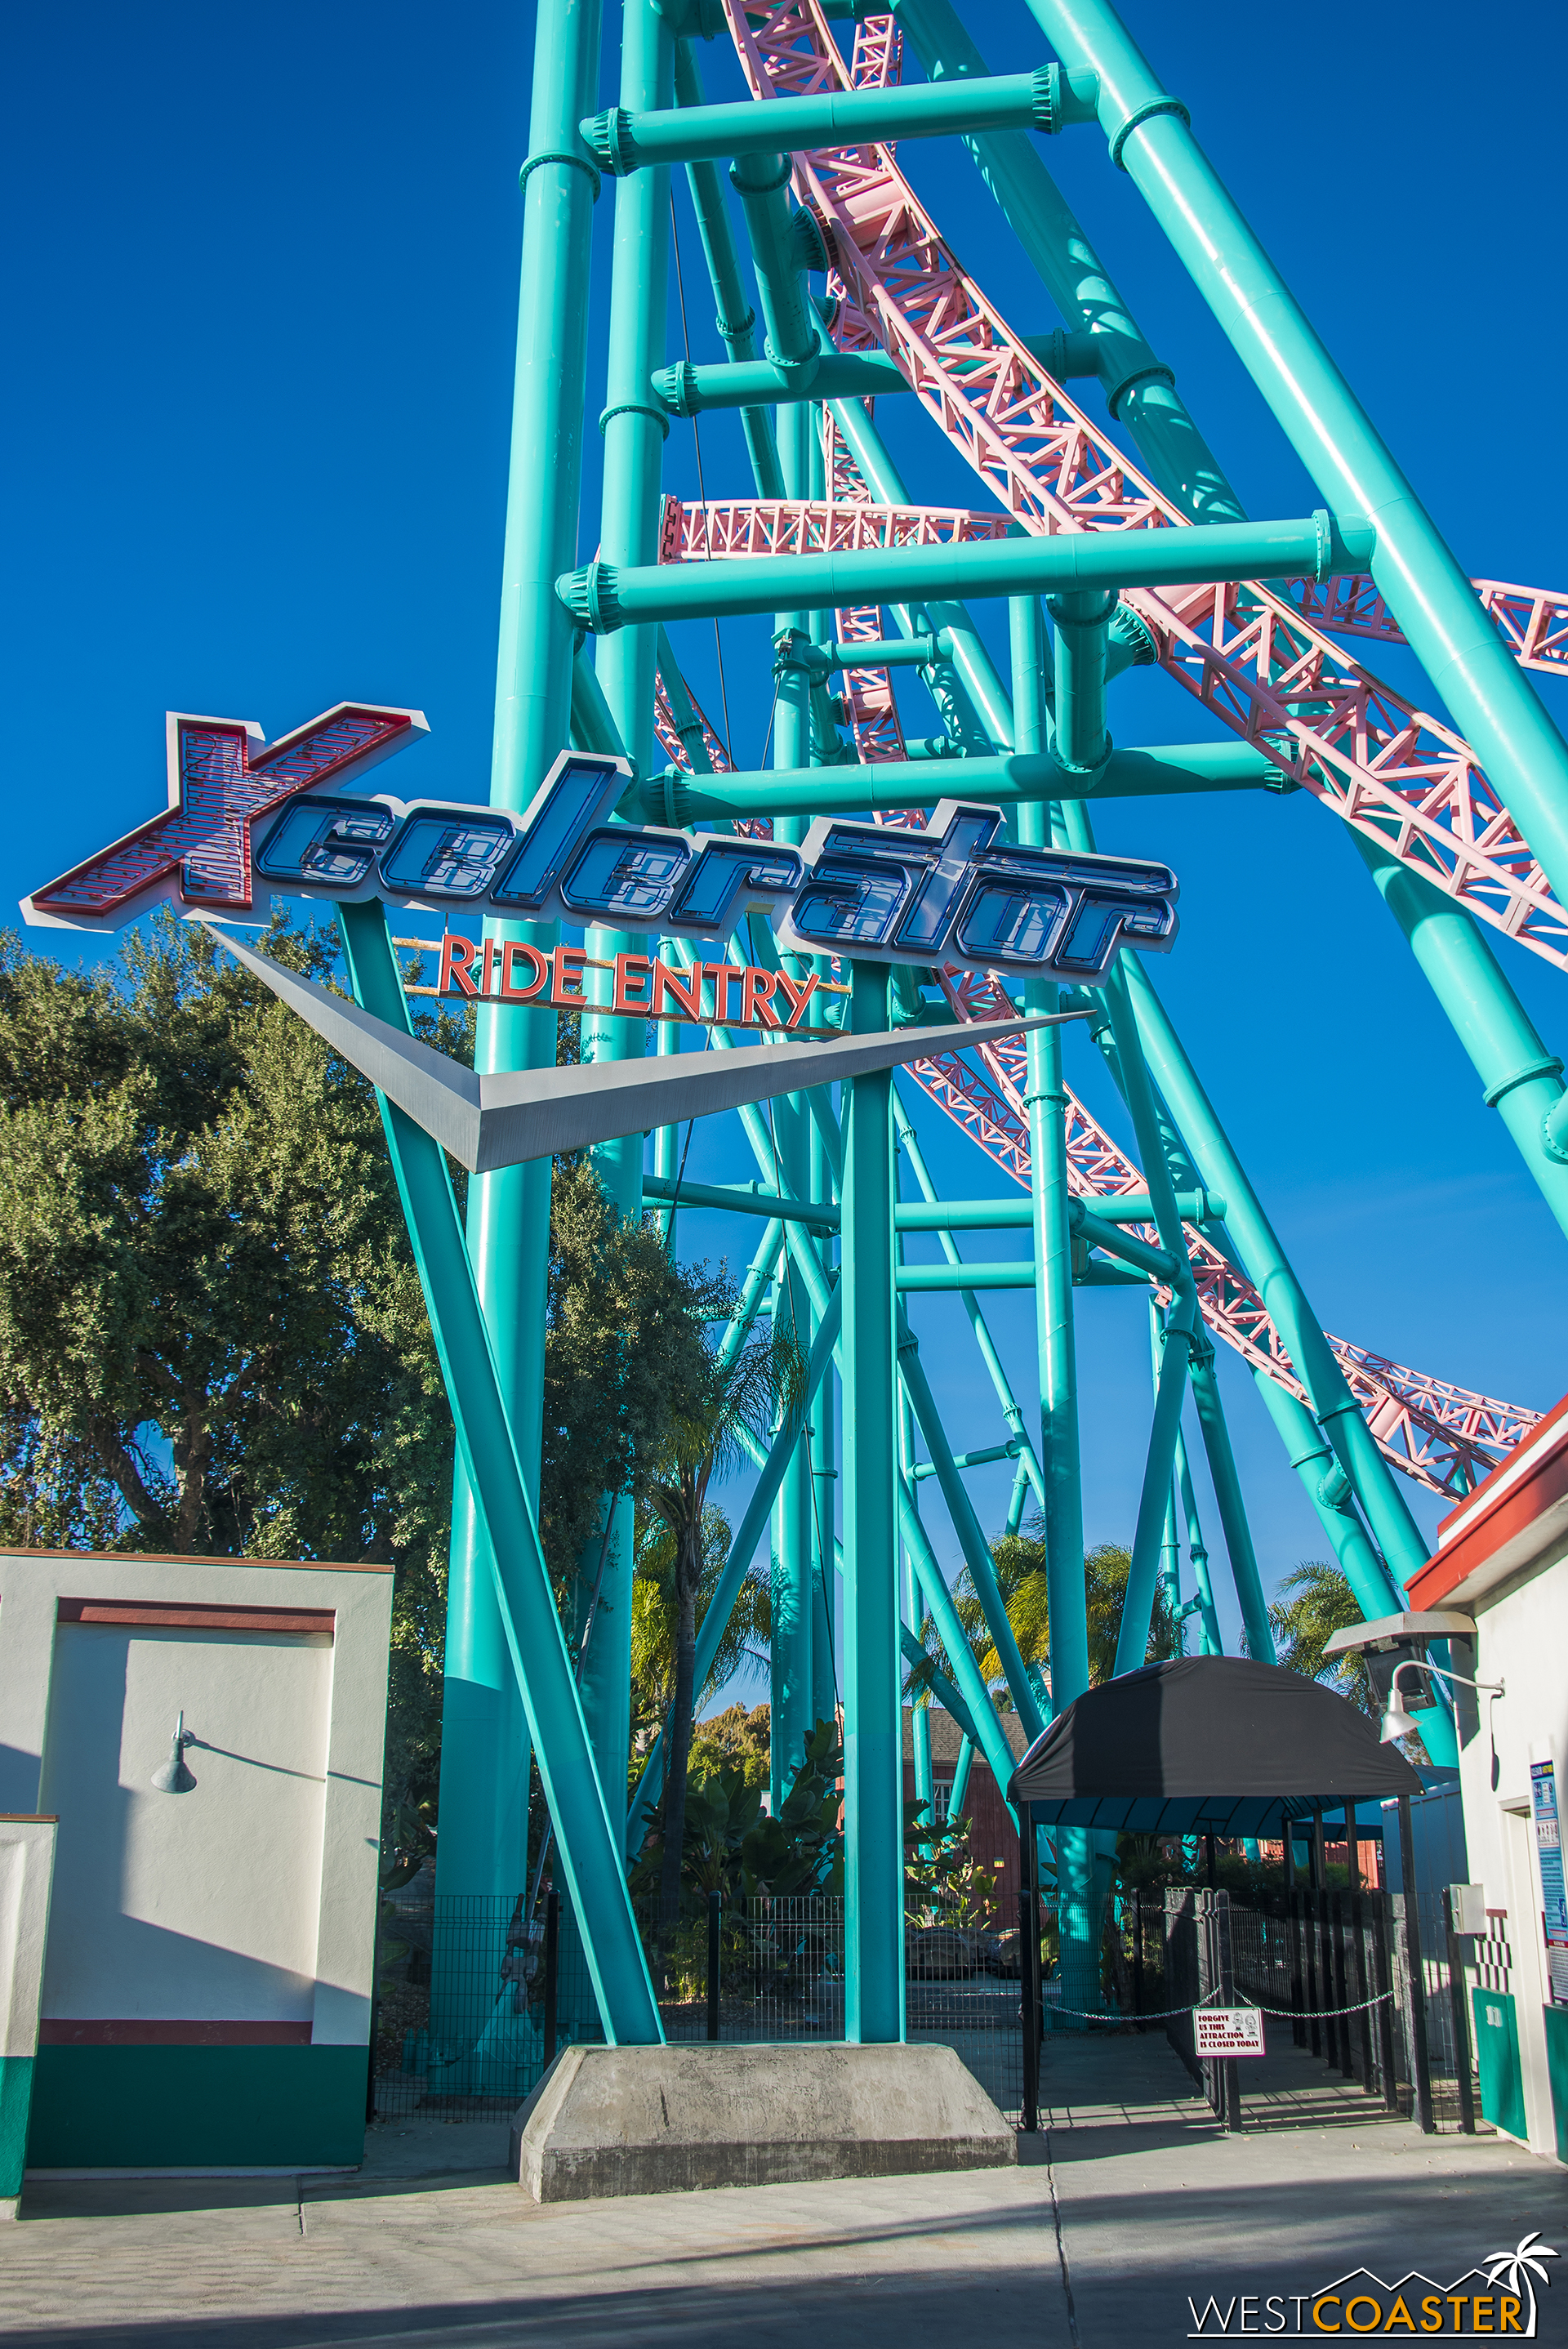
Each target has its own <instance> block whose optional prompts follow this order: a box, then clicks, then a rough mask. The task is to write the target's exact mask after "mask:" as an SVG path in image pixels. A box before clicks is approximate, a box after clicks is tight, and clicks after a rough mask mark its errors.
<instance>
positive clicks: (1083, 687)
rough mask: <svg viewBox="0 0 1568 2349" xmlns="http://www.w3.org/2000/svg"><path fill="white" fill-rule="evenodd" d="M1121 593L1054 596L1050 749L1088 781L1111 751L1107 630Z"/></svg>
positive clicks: (1050, 608) (1051, 606)
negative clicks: (1051, 733)
mask: <svg viewBox="0 0 1568 2349" xmlns="http://www.w3.org/2000/svg"><path fill="white" fill-rule="evenodd" d="M1117 603H1118V598H1117V595H1116V594H1115V592H1114V591H1113V590H1108V591H1107V593H1106V594H1104V595H1053V596H1052V597H1051V599H1050V602H1049V604H1048V605H1047V610H1048V611H1049V613H1050V616H1051V618H1052V621H1053V622H1054V623H1055V626H1056V697H1055V709H1054V716H1055V720H1056V723H1055V730H1054V732H1053V735H1052V740H1051V751H1052V755H1053V756H1054V757H1055V759H1056V761H1057V765H1058V766H1060V767H1065V768H1067V770H1068V772H1069V773H1071V774H1076V775H1079V776H1082V777H1084V778H1085V779H1086V780H1087V779H1088V778H1089V777H1091V776H1095V775H1098V774H1099V771H1100V769H1101V768H1102V767H1103V766H1104V764H1105V762H1106V761H1107V760H1108V759H1109V756H1110V750H1111V743H1110V734H1109V730H1108V728H1107V726H1106V722H1105V688H1106V645H1107V633H1108V630H1109V624H1110V619H1111V616H1112V614H1113V613H1114V612H1115V610H1116V608H1117Z"/></svg>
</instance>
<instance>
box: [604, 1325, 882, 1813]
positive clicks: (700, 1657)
mask: <svg viewBox="0 0 1568 2349" xmlns="http://www.w3.org/2000/svg"><path fill="white" fill-rule="evenodd" d="M840 1317H841V1299H840V1297H839V1293H838V1291H837V1289H834V1291H833V1293H832V1295H831V1296H830V1297H829V1298H827V1299H825V1300H824V1304H823V1309H822V1319H821V1325H820V1328H819V1330H818V1331H817V1335H816V1338H815V1340H814V1341H813V1343H812V1347H811V1356H810V1361H809V1362H808V1363H807V1365H806V1384H805V1390H804V1392H803V1393H802V1395H801V1397H800V1401H799V1408H798V1409H797V1410H795V1411H794V1412H792V1413H790V1414H789V1417H788V1418H787V1419H786V1420H785V1421H784V1423H783V1425H782V1426H781V1427H780V1428H779V1433H777V1435H776V1436H775V1437H774V1438H773V1442H772V1444H771V1445H770V1447H769V1452H768V1455H767V1458H766V1459H765V1461H764V1462H763V1464H762V1473H761V1475H759V1476H758V1479H757V1483H756V1485H755V1487H754V1489H753V1491H752V1495H751V1498H750V1500H749V1501H748V1503H747V1505H746V1515H745V1516H743V1517H742V1518H741V1520H740V1528H739V1531H738V1533H737V1535H736V1537H735V1539H734V1540H733V1541H732V1542H731V1543H730V1546H729V1557H728V1558H727V1561H726V1564H725V1568H724V1572H723V1573H722V1575H720V1577H719V1579H718V1587H717V1589H716V1590H715V1592H714V1594H713V1597H712V1598H711V1599H709V1600H708V1603H707V1614H706V1615H705V1616H704V1617H703V1619H702V1622H701V1625H700V1627H699V1629H698V1630H697V1635H696V1663H695V1665H694V1667H693V1672H692V1685H693V1687H694V1688H696V1689H698V1690H700V1689H701V1688H702V1686H703V1684H704V1682H706V1681H707V1676H708V1674H709V1672H711V1671H712V1670H713V1660H714V1658H715V1657H716V1656H717V1653H718V1643H719V1641H720V1640H722V1639H723V1637H724V1633H725V1628H726V1626H727V1623H728V1621H729V1619H730V1617H731V1615H732V1614H733V1613H734V1612H735V1602H736V1600H737V1599H738V1598H739V1596H740V1586H741V1584H742V1583H743V1582H744V1581H745V1579H746V1577H747V1572H748V1568H749V1567H750V1565H751V1561H752V1558H753V1557H754V1556H755V1555H756V1551H757V1545H758V1542H759V1541H760V1540H761V1539H762V1536H763V1532H764V1530H765V1529H766V1526H767V1524H768V1518H769V1512H770V1511H771V1509H772V1507H773V1504H774V1501H775V1499H776V1498H777V1496H778V1492H779V1485H781V1484H782V1483H783V1481H784V1472H785V1470H786V1469H787V1468H788V1467H789V1462H790V1460H791V1458H792V1457H793V1455H794V1451H795V1446H796V1445H797V1444H798V1443H799V1440H800V1430H801V1428H802V1427H803V1426H804V1425H805V1422H806V1413H807V1412H808V1411H809V1410H810V1406H811V1398H812V1396H813V1395H814V1394H815V1393H816V1392H817V1389H818V1388H819V1386H820V1384H821V1382H822V1376H823V1373H824V1371H826V1370H827V1367H828V1364H829V1363H830V1361H832V1359H833V1348H834V1346H835V1345H836V1344H837V1342H838V1336H839V1322H840ZM664 1747H665V1741H664V1733H663V1732H662V1731H661V1732H660V1733H659V1735H658V1737H657V1738H656V1739H655V1742H654V1744H653V1745H652V1746H651V1747H650V1749H649V1752H648V1758H647V1760H646V1762H645V1764H643V1770H642V1775H641V1776H640V1777H639V1778H638V1780H637V1784H636V1786H635V1788H634V1791H633V1795H632V1803H631V1810H630V1814H629V1816H628V1819H627V1828H626V1831H627V1835H628V1837H635V1836H636V1835H637V1834H638V1833H639V1832H645V1830H646V1826H647V1822H648V1820H649V1818H650V1817H651V1816H652V1813H653V1808H654V1806H655V1803H656V1802H657V1801H658V1799H659V1791H660V1789H661V1787H662V1786H663V1785H664V1776H665V1752H664Z"/></svg>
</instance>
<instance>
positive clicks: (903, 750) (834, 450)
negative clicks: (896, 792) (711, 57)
mask: <svg viewBox="0 0 1568 2349" xmlns="http://www.w3.org/2000/svg"><path fill="white" fill-rule="evenodd" d="M890 21H891V20H890V19H889V18H887V17H885V16H873V17H871V18H869V19H868V20H867V24H866V25H860V26H856V28H855V57H856V61H857V64H858V62H859V60H860V57H861V45H862V37H863V36H866V33H867V26H868V25H869V26H884V25H887V24H888V23H889V22H890ZM872 53H873V55H874V54H875V50H874V44H873V45H872ZM879 62H880V63H881V64H882V65H885V64H886V51H885V48H884V49H883V51H882V56H881V57H880V60H879ZM822 427H823V447H822V454H823V459H824V463H823V467H822V471H823V472H824V474H825V476H826V478H827V483H828V502H829V503H830V505H835V506H837V505H851V506H856V507H862V508H865V507H869V506H870V505H871V502H872V498H871V492H870V491H869V490H868V489H867V487H866V485H865V483H864V481H862V480H861V473H860V468H859V466H858V465H857V464H856V463H855V460H854V459H853V457H851V454H850V451H849V448H848V446H847V445H846V443H845V440H844V437H843V434H842V433H841V431H840V430H839V428H838V426H837V425H836V424H835V423H834V422H833V419H832V418H831V417H830V415H829V414H828V412H827V410H826V409H823V411H822ZM830 534H831V533H830ZM835 621H836V626H837V628H838V635H839V641H840V642H841V644H865V643H868V642H869V643H873V644H874V643H875V642H876V640H877V638H878V637H879V636H881V635H882V613H881V611H880V609H879V608H878V606H877V605H874V604H857V605H850V606H848V607H846V608H845V609H843V610H841V611H840V612H839V613H837V614H836V615H835ZM844 707H845V714H846V716H847V717H848V719H849V721H850V730H851V733H852V734H853V736H854V740H855V748H856V750H858V751H859V752H860V754H861V764H862V765H863V766H868V767H872V766H875V765H877V764H878V763H879V761H882V760H886V759H903V758H907V756H908V755H909V752H908V745H907V744H906V743H905V741H904V739H903V721H902V720H901V719H900V717H899V714H898V703H897V701H896V700H895V699H894V698H893V690H892V676H891V674H890V673H889V671H888V670H887V669H885V668H846V669H845V671H844Z"/></svg>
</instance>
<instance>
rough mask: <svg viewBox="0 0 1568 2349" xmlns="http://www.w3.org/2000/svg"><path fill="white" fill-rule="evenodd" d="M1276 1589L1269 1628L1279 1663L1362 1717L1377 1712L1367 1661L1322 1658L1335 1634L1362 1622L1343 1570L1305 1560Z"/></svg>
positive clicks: (1317, 1560)
mask: <svg viewBox="0 0 1568 2349" xmlns="http://www.w3.org/2000/svg"><path fill="white" fill-rule="evenodd" d="M1279 1588H1280V1595H1279V1597H1278V1599H1275V1601H1274V1605H1273V1606H1272V1607H1271V1608H1270V1609H1269V1628H1270V1629H1271V1630H1272V1631H1273V1632H1274V1650H1275V1653H1276V1655H1277V1657H1278V1660H1279V1661H1280V1662H1281V1663H1282V1664H1284V1666H1285V1668H1286V1669H1287V1671H1293V1672H1300V1673H1301V1674H1302V1675H1303V1677H1304V1678H1305V1679H1306V1680H1309V1681H1322V1682H1324V1684H1325V1685H1326V1687H1328V1688H1331V1689H1333V1690H1334V1691H1335V1692H1336V1695H1339V1696H1342V1697H1345V1698H1346V1699H1347V1701H1348V1702H1350V1703H1351V1704H1353V1705H1355V1706H1357V1709H1358V1710H1359V1711H1360V1712H1362V1713H1376V1712H1377V1704H1376V1702H1375V1701H1374V1699H1373V1695H1372V1688H1371V1683H1370V1682H1369V1681H1368V1680H1367V1660H1366V1658H1365V1657H1364V1656H1360V1655H1350V1656H1326V1655H1325V1654H1324V1652H1323V1651H1324V1649H1325V1648H1326V1645H1327V1644H1328V1641H1329V1640H1331V1639H1332V1638H1333V1636H1334V1634H1335V1632H1336V1631H1346V1630H1349V1628H1350V1626H1351V1625H1352V1624H1353V1623H1359V1622H1361V1621H1362V1620H1363V1619H1364V1618H1363V1616H1362V1612H1361V1609H1360V1608H1359V1607H1358V1606H1357V1603H1356V1598H1355V1594H1354V1593H1353V1591H1352V1590H1351V1588H1350V1585H1349V1583H1348V1582H1346V1578H1345V1576H1344V1573H1343V1571H1342V1570H1341V1568H1338V1567H1337V1566H1331V1565H1329V1564H1328V1563H1327V1562H1326V1560H1325V1559H1323V1558H1319V1557H1308V1558H1303V1560H1302V1562H1301V1564H1300V1565H1299V1566H1298V1567H1297V1568H1296V1569H1295V1573H1294V1574H1287V1575H1286V1576H1285V1577H1284V1580H1283V1581H1282V1582H1281V1584H1280V1587H1279Z"/></svg>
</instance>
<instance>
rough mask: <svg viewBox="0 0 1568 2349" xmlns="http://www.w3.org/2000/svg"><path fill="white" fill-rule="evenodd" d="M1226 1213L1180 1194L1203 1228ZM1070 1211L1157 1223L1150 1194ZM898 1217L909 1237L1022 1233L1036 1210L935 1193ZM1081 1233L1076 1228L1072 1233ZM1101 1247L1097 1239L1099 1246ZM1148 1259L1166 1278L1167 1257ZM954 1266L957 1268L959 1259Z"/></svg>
mask: <svg viewBox="0 0 1568 2349" xmlns="http://www.w3.org/2000/svg"><path fill="white" fill-rule="evenodd" d="M901 1139H902V1134H901ZM1223 1209H1224V1202H1223V1201H1222V1200H1212V1199H1211V1198H1210V1197H1209V1195H1208V1194H1207V1193H1206V1192H1203V1191H1198V1192H1192V1191H1178V1193H1177V1194H1176V1211H1177V1213H1178V1215H1180V1216H1181V1218H1182V1220H1183V1221H1184V1222H1186V1223H1201V1222H1202V1221H1203V1220H1204V1218H1205V1216H1211V1215H1213V1214H1215V1213H1216V1211H1218V1212H1219V1213H1221V1214H1222V1213H1223ZM1071 1212H1072V1213H1073V1214H1074V1215H1075V1216H1090V1217H1092V1219H1093V1220H1094V1221H1095V1222H1096V1223H1097V1224H1148V1223H1152V1221H1153V1219H1154V1218H1153V1210H1152V1209H1151V1208H1150V1205H1149V1194H1148V1192H1147V1191H1144V1192H1141V1193H1131V1194H1129V1195H1125V1196H1121V1195H1118V1196H1112V1195H1103V1196H1101V1197H1099V1198H1094V1197H1089V1198H1075V1199H1074V1200H1073V1202H1072V1209H1071ZM895 1213H896V1216H897V1221H898V1227H899V1229H900V1230H901V1231H906V1232H940V1231H952V1232H959V1231H1013V1230H1017V1231H1024V1230H1026V1229H1027V1228H1028V1227H1029V1226H1030V1225H1031V1224H1032V1223H1033V1221H1034V1208H1033V1206H1032V1205H1031V1203H1030V1201H1029V1200H1027V1199H1026V1198H1019V1199H939V1198H937V1196H936V1195H935V1193H934V1192H933V1193H932V1194H931V1195H930V1197H929V1199H901V1200H900V1201H899V1204H898V1206H897V1209H896V1210H895ZM1077 1228H1078V1226H1077V1225H1076V1224H1075V1225H1074V1229H1075V1230H1076V1229H1077ZM1100 1245H1102V1243H1100V1242H1099V1241H1098V1240H1097V1241H1096V1246H1097V1247H1099V1246H1100ZM1141 1245H1142V1243H1140V1246H1141ZM1155 1255H1158V1256H1159V1262H1158V1263H1157V1264H1155V1263H1151V1264H1146V1266H1145V1269H1146V1270H1149V1271H1158V1272H1160V1273H1161V1276H1162V1277H1163V1274H1164V1272H1165V1271H1166V1270H1167V1269H1168V1266H1167V1262H1166V1258H1165V1257H1164V1255H1163V1253H1162V1252H1160V1251H1156V1250H1152V1249H1151V1250H1150V1256H1155ZM953 1261H954V1263H956V1262H957V1258H956V1257H954V1258H953ZM1131 1261H1133V1262H1137V1261H1140V1259H1138V1258H1133V1259H1131Z"/></svg>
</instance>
